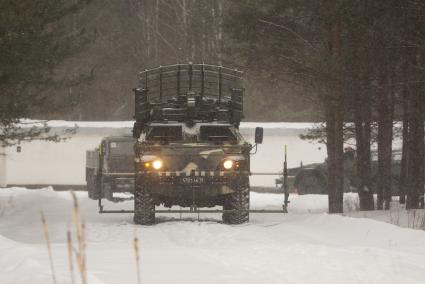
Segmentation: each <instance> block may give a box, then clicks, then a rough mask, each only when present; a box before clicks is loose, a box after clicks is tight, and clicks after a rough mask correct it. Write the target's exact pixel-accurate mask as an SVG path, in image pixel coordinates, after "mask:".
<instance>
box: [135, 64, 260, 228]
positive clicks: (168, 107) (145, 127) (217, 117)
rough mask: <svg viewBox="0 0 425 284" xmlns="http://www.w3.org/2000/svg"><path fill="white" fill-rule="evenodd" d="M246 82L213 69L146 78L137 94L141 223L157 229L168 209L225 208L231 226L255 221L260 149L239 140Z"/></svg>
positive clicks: (188, 67) (185, 68) (153, 73)
mask: <svg viewBox="0 0 425 284" xmlns="http://www.w3.org/2000/svg"><path fill="white" fill-rule="evenodd" d="M241 76H242V72H239V71H237V70H233V69H228V68H224V67H221V66H214V65H205V64H179V65H172V66H164V67H160V68H156V69H152V70H147V71H145V72H142V73H141V78H140V79H141V85H140V87H139V88H137V89H135V90H134V91H135V97H136V100H135V105H136V110H135V118H136V122H135V124H134V128H133V134H134V137H135V138H136V139H138V142H137V143H136V146H135V196H134V198H135V205H134V221H135V223H137V224H144V225H149V224H153V223H155V206H160V205H161V206H165V207H168V208H171V207H172V206H181V207H190V208H191V209H196V208H200V207H214V206H223V209H224V210H228V212H224V213H223V221H224V222H225V223H230V224H240V223H244V222H247V221H248V219H249V213H248V211H247V210H249V175H250V151H251V149H252V145H251V144H249V143H248V142H247V141H245V139H244V138H243V137H242V135H241V134H240V132H239V123H240V121H241V119H242V117H243V115H242V108H243V92H244V89H243V88H242V82H241V79H242V78H241ZM259 131H260V130H259ZM261 136H262V133H261ZM158 161H159V162H158ZM228 161H231V162H228ZM158 163H160V164H161V167H156V168H155V167H154V165H156V166H158V165H159V164H158ZM226 163H227V164H226ZM230 164H231V167H229V165H230Z"/></svg>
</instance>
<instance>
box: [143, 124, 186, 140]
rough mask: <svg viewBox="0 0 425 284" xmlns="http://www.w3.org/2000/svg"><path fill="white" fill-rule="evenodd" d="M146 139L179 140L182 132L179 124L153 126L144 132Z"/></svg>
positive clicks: (181, 137)
mask: <svg viewBox="0 0 425 284" xmlns="http://www.w3.org/2000/svg"><path fill="white" fill-rule="evenodd" d="M146 140H148V141H166V142H167V141H181V140H183V133H182V127H181V126H153V127H151V128H150V130H149V131H148V133H147V134H146Z"/></svg>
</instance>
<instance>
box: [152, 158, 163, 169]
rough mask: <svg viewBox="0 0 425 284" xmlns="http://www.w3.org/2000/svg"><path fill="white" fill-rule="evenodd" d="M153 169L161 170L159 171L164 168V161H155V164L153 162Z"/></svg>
mask: <svg viewBox="0 0 425 284" xmlns="http://www.w3.org/2000/svg"><path fill="white" fill-rule="evenodd" d="M152 167H153V168H154V169H155V170H159V169H161V168H162V161H161V160H155V161H153V162H152Z"/></svg>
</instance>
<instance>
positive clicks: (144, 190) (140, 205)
mask: <svg viewBox="0 0 425 284" xmlns="http://www.w3.org/2000/svg"><path fill="white" fill-rule="evenodd" d="M135 189H136V190H135V192H134V223H136V224H139V225H152V224H155V212H154V210H155V203H154V200H153V198H152V196H151V194H150V192H149V189H148V187H147V186H146V185H143V184H137V183H136V188H135Z"/></svg>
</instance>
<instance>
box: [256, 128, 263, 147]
mask: <svg viewBox="0 0 425 284" xmlns="http://www.w3.org/2000/svg"><path fill="white" fill-rule="evenodd" d="M263 132H264V131H263V128H262V127H256V128H255V144H261V143H263Z"/></svg>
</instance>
